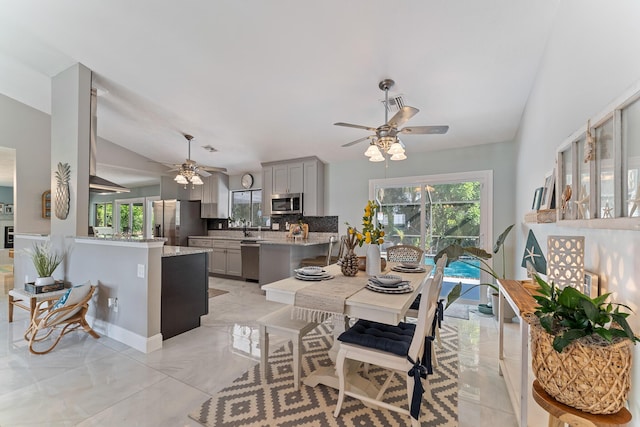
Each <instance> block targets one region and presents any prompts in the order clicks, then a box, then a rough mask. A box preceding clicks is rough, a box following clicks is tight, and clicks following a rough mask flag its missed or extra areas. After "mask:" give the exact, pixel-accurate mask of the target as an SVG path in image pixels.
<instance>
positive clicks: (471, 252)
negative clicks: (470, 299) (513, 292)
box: [434, 224, 515, 317]
mask: <svg viewBox="0 0 640 427" xmlns="http://www.w3.org/2000/svg"><path fill="white" fill-rule="evenodd" d="M514 225H515V224H511V225H510V226H508V227H507V228H506V229H505V230H504V231H503V232H502V233H501V234H500V235H499V236H498V239H497V240H496V243H495V245H494V246H493V253H494V254H497V253H498V252H500V249H501V248H502V246H504V242H505V240H506V239H507V236H508V235H509V232H510V231H511V229H512V228H513V226H514ZM444 254H446V255H447V265H449V264H451V263H452V262H454V261H459V262H462V263H464V264H467V265H470V266H472V267H477V268H478V269H480V270H481V271H484V272H485V273H487V274H489V275H490V276H491V277H493V278H494V279H496V280H497V279H501V278H502V279H504V278H505V275H506V273H505V264H506V263H505V254H504V251H502V276H500V275H499V274H498V273H497V272H496V271H495V270H494V269H493V268H492V267H491V265H490V264H489V263H488V262H487V260H489V259H491V257H492V255H491V254H490V253H489V252H487V251H485V250H484V249H481V248H476V247H473V246H461V245H460V244H458V243H453V244H451V245H449V246H447V247H445V248H444V249H442V250H441V251H440V252H438V253H437V254H436V256H435V258H434V262H438V260H439V259H440V258H441V257H442V256H443V255H444ZM463 256H466V257H469V258H472V259H474V260H477V261H479V262H480V265H475V264H473V263H471V262H470V261H469V260H468V259H465V258H462V257H463ZM478 286H488V287H490V288H491V289H493V291H495V295H496V300H497V295H498V286H497V285H496V284H495V283H479V284H477V285H473V286H471V287H470V288H469V289H467V290H466V291H464V292H462V282H460V283H458V284H457V285H455V286H454V287H453V289H451V292H449V294H448V295H447V305H446V306H445V309H446V307H449V305H451V304H453V303H454V302H455V301H456V300H457V299H458V298H460V297H461V296H463V295H464V294H466V293H468V292H469V291H471V290H472V289H474V288H476V287H478ZM492 305H495V304H492ZM495 308H496V307H494V313H495V314H497V312H496V310H495ZM489 314H491V311H489ZM514 315H515V313H514ZM503 317H505V316H503Z"/></svg>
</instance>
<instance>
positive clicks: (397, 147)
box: [387, 140, 407, 159]
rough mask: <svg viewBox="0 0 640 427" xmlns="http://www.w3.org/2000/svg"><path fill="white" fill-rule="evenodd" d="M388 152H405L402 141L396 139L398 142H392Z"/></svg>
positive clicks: (392, 153) (393, 153)
mask: <svg viewBox="0 0 640 427" xmlns="http://www.w3.org/2000/svg"><path fill="white" fill-rule="evenodd" d="M387 153H389V154H391V155H392V156H393V155H396V154H404V148H402V145H400V142H398V141H397V140H396V142H394V143H393V144H391V146H390V147H389V150H387ZM406 158H407V157H406V156H405V159H406Z"/></svg>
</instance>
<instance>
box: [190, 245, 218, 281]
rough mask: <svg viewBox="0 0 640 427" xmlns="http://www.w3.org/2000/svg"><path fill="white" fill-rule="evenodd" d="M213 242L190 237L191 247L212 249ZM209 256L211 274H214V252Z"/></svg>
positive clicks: (209, 253)
mask: <svg viewBox="0 0 640 427" xmlns="http://www.w3.org/2000/svg"><path fill="white" fill-rule="evenodd" d="M212 243H213V242H212V240H211V239H205V238H199V237H189V246H190V247H196V248H210V247H212ZM207 256H208V257H209V273H213V252H208V253H207Z"/></svg>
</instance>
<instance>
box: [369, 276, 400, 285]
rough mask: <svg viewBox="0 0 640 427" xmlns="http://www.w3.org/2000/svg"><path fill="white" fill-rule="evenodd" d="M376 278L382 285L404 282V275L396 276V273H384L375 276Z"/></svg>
mask: <svg viewBox="0 0 640 427" xmlns="http://www.w3.org/2000/svg"><path fill="white" fill-rule="evenodd" d="M374 279H375V280H376V281H377V282H380V284H382V285H395V284H396V283H400V282H402V277H400V276H396V275H395V274H384V275H381V276H374Z"/></svg>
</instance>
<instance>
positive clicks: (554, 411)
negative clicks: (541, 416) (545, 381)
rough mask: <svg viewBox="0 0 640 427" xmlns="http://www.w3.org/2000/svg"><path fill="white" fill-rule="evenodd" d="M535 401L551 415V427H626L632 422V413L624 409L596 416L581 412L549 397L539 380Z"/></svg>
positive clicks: (534, 386) (534, 390) (535, 382)
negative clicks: (565, 425) (565, 426)
mask: <svg viewBox="0 0 640 427" xmlns="http://www.w3.org/2000/svg"><path fill="white" fill-rule="evenodd" d="M533 399H534V400H535V401H536V402H537V403H538V405H540V406H541V407H542V409H544V410H545V411H547V412H548V413H549V427H563V426H564V423H567V424H569V426H571V427H614V426H626V425H627V424H629V422H630V421H631V413H630V412H629V411H628V410H627V408H622V409H620V410H619V411H618V412H616V413H615V414H610V415H595V414H590V413H588V412H583V411H580V410H579V409H575V408H572V407H570V406H567V405H565V404H563V403H560V402H558V401H557V400H555V399H554V398H553V397H551V396H549V395H548V394H547V392H546V391H544V389H543V388H542V386H541V385H540V383H539V382H538V380H534V381H533Z"/></svg>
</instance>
